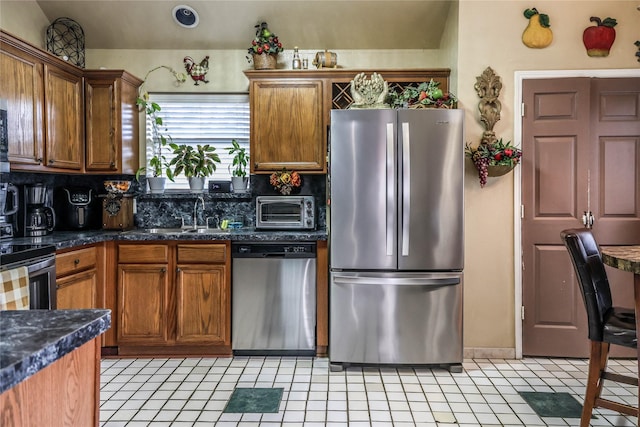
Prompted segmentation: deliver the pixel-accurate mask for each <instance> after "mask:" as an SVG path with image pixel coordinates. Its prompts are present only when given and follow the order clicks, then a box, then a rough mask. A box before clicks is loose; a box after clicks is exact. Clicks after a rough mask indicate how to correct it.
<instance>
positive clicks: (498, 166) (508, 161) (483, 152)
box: [464, 138, 522, 187]
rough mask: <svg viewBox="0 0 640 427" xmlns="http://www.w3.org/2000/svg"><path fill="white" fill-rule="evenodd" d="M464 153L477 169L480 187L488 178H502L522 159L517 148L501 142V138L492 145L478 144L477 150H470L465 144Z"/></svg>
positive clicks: (509, 143) (520, 152) (509, 142)
mask: <svg viewBox="0 0 640 427" xmlns="http://www.w3.org/2000/svg"><path fill="white" fill-rule="evenodd" d="M464 152H465V155H466V156H467V157H469V158H470V159H471V160H472V161H473V164H474V165H475V167H476V168H477V169H478V177H479V178H480V187H484V186H485V184H486V183H487V177H488V176H502V175H504V174H507V173H509V172H511V171H512V170H513V168H515V167H516V166H517V165H518V163H519V162H520V158H521V157H522V151H521V150H520V149H519V148H517V147H514V146H513V145H511V141H508V142H506V143H504V142H502V138H500V139H499V140H497V141H494V142H492V143H488V144H480V145H479V146H478V147H477V148H472V147H471V146H470V145H469V144H468V143H467V144H466V145H465V150H464Z"/></svg>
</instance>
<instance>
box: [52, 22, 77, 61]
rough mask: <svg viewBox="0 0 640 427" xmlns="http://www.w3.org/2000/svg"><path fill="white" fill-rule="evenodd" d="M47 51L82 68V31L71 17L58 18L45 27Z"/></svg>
mask: <svg viewBox="0 0 640 427" xmlns="http://www.w3.org/2000/svg"><path fill="white" fill-rule="evenodd" d="M46 38H47V39H46V43H47V51H48V52H49V53H52V54H54V55H56V56H58V57H60V58H62V59H64V60H65V61H69V62H70V63H72V64H74V65H77V66H78V67H81V68H84V31H83V29H82V27H81V26H80V24H78V23H77V22H76V21H74V20H73V19H71V18H58V19H56V20H55V21H53V22H52V23H51V25H49V26H48V27H47V36H46Z"/></svg>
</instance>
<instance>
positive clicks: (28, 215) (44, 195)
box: [24, 183, 56, 237]
mask: <svg viewBox="0 0 640 427" xmlns="http://www.w3.org/2000/svg"><path fill="white" fill-rule="evenodd" d="M24 205H25V210H24V235H25V236H26V237H39V236H45V235H47V234H49V233H51V232H52V231H53V228H54V227H55V225H56V215H55V212H54V211H53V208H51V197H50V195H49V190H48V189H47V186H46V185H44V184H42V183H38V184H32V185H25V187H24Z"/></svg>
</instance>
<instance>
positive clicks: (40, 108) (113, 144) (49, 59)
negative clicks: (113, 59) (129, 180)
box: [0, 31, 142, 174]
mask: <svg viewBox="0 0 640 427" xmlns="http://www.w3.org/2000/svg"><path fill="white" fill-rule="evenodd" d="M0 60H1V61H0V73H1V75H2V76H3V78H2V79H0V98H2V99H5V100H6V101H7V122H8V123H7V127H8V131H9V163H10V164H11V169H12V170H18V171H34V172H53V173H55V172H61V173H82V172H88V173H102V174H104V173H109V174H112V173H118V174H133V173H135V171H136V170H137V169H138V152H139V147H138V144H139V143H138V136H139V129H138V122H139V117H140V114H139V112H138V108H137V106H136V98H137V93H138V87H139V86H140V84H142V81H141V80H140V79H138V78H137V77H134V76H132V75H131V74H129V73H127V72H126V71H122V70H83V69H81V68H78V67H76V66H74V65H72V64H69V63H67V62H65V61H63V60H61V59H59V58H57V57H55V56H53V55H51V54H49V53H47V52H45V51H43V50H41V49H38V48H37V47H35V46H32V45H30V44H29V43H26V42H24V41H22V40H20V39H18V38H16V37H13V36H11V35H9V34H7V33H5V32H3V31H0ZM85 128H86V132H85Z"/></svg>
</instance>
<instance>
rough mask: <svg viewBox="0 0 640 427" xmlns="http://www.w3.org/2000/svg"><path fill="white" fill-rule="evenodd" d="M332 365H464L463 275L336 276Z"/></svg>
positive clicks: (331, 331) (341, 273) (333, 287)
mask: <svg viewBox="0 0 640 427" xmlns="http://www.w3.org/2000/svg"><path fill="white" fill-rule="evenodd" d="M330 323H331V326H330V337H329V359H330V361H331V363H364V364H368V363H371V364H408V365H419V364H460V363H462V358H463V347H462V273H424V274H422V273H379V274H376V273H364V272H363V273H345V272H331V302H330Z"/></svg>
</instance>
